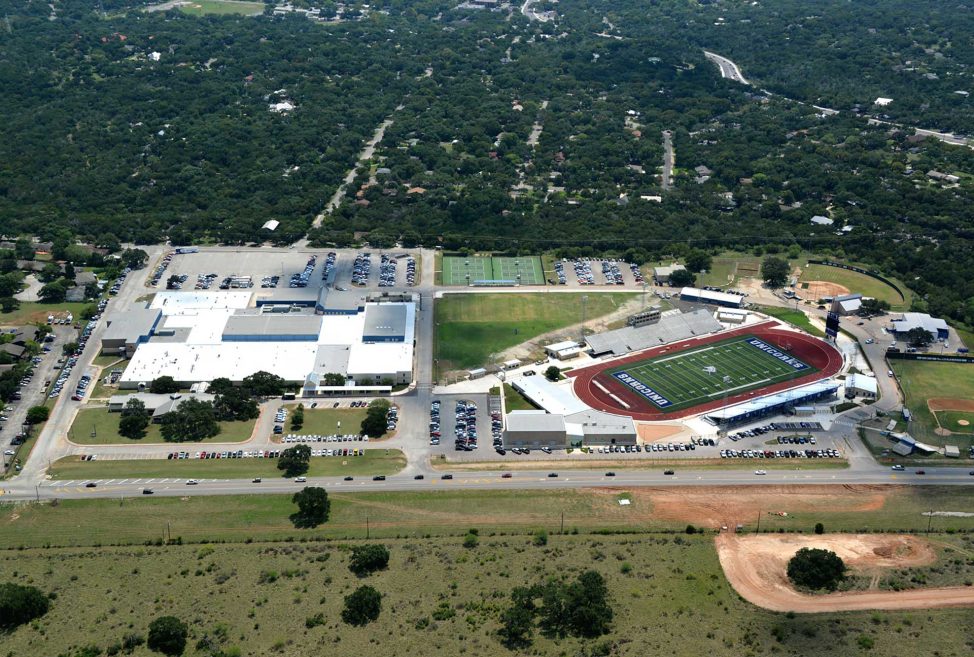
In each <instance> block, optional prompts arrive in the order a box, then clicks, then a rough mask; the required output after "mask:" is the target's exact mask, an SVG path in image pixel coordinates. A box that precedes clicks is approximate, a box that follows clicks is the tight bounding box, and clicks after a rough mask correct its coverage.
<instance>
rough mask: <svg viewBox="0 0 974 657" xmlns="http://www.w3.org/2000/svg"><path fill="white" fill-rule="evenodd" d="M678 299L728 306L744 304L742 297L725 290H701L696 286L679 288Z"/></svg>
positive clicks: (736, 306) (737, 306)
mask: <svg viewBox="0 0 974 657" xmlns="http://www.w3.org/2000/svg"><path fill="white" fill-rule="evenodd" d="M680 299H682V300H683V301H696V302H697V303H706V304H710V305H713V306H726V307H728V308H740V307H741V306H742V305H744V297H742V296H740V295H737V294H728V293H727V292H712V291H710V290H701V289H699V288H696V287H685V288H683V289H682V290H680Z"/></svg>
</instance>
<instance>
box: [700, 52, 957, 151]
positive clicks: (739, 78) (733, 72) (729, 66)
mask: <svg viewBox="0 0 974 657" xmlns="http://www.w3.org/2000/svg"><path fill="white" fill-rule="evenodd" d="M703 54H704V56H705V57H706V58H707V59H709V60H710V61H712V62H713V63H714V64H716V65H717V67H718V68H719V69H720V77H722V78H727V79H729V80H733V81H735V82H740V83H741V84H746V85H750V84H751V83H750V82H749V81H748V80H747V79H746V78H745V77H744V74H743V73H741V69H740V67H739V66H738V65H737V64H735V63H734V62H732V61H731V60H729V59H727V58H726V57H723V56H721V55H718V54H716V53H712V52H710V51H708V50H704V51H703ZM761 91H763V92H764V93H765V94H767V95H768V96H778V97H779V98H784V99H785V100H788V101H791V102H793V103H798V104H800V105H806V104H807V103H804V102H802V101H800V100H795V99H794V98H788V97H787V96H782V95H780V94H775V93H772V92H770V91H768V90H766V89H762V90H761ZM812 107H814V108H815V109H817V110H820V111H821V112H822V113H824V114H829V115H832V114H838V113H839V110H835V109H830V108H828V107H819V106H818V105H812ZM867 122H868V123H869V124H870V125H889V126H893V127H896V128H903V129H905V130H913V132H914V134H917V135H922V136H924V137H935V138H936V139H939V140H940V141H942V142H944V143H946V144H951V145H953V146H967V147H969V148H974V140H972V139H968V138H966V137H960V136H958V135H955V134H954V133H952V132H941V131H939V130H928V129H926V128H916V127H914V126H908V125H903V124H901V123H893V122H892V121H882V120H880V119H875V118H868V119H867Z"/></svg>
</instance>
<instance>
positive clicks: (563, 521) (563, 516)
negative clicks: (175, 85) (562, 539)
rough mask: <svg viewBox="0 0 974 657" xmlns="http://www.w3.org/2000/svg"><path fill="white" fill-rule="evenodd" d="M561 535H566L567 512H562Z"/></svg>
mask: <svg viewBox="0 0 974 657" xmlns="http://www.w3.org/2000/svg"><path fill="white" fill-rule="evenodd" d="M561 533H562V534H564V533H565V512H564V511H562V512H561Z"/></svg>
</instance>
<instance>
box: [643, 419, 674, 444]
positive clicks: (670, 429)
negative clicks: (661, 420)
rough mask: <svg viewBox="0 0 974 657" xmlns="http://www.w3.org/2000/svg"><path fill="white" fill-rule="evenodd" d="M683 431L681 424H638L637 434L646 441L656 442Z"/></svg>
mask: <svg viewBox="0 0 974 657" xmlns="http://www.w3.org/2000/svg"><path fill="white" fill-rule="evenodd" d="M682 432H683V425H681V424H647V423H639V424H637V425H636V434H637V435H638V436H639V439H640V440H641V441H643V442H644V443H655V442H656V441H658V440H664V439H666V438H670V437H671V436H675V435H677V434H679V433H682Z"/></svg>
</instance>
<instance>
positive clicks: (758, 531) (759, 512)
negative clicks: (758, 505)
mask: <svg viewBox="0 0 974 657" xmlns="http://www.w3.org/2000/svg"><path fill="white" fill-rule="evenodd" d="M754 533H755V534H760V533H761V509H758V529H757V531H756V532H754Z"/></svg>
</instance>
